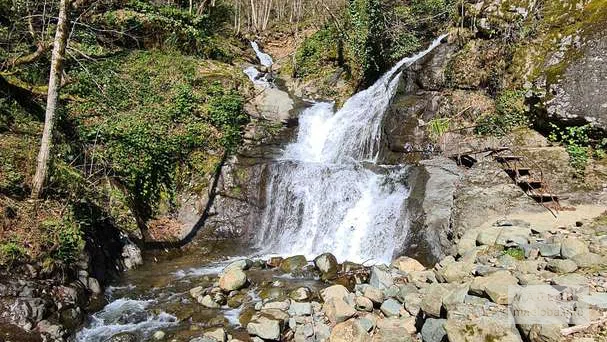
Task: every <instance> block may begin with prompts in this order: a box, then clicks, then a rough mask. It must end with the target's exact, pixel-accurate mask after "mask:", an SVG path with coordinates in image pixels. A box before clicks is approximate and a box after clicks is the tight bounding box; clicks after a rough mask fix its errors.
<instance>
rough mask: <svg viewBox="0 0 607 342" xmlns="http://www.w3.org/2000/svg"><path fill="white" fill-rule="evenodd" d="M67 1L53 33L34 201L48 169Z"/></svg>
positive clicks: (65, 41)
mask: <svg viewBox="0 0 607 342" xmlns="http://www.w3.org/2000/svg"><path fill="white" fill-rule="evenodd" d="M68 6H69V0H61V1H60V2H59V21H58V22H57V31H56V32H55V41H54V44H53V54H52V57H51V72H50V76H49V80H48V94H47V98H46V116H45V120H44V131H43V132H42V141H41V143H40V153H39V154H38V165H37V166H36V175H35V176H34V181H33V186H32V198H34V199H36V198H38V197H39V196H40V193H42V187H43V186H44V180H45V179H46V171H47V169H48V159H49V154H50V149H51V138H52V135H53V126H54V123H55V111H56V109H57V100H58V99H59V87H60V86H61V74H62V71H63V58H64V56H65V46H66V45H67V31H68V30H67V24H68V23H67V9H68Z"/></svg>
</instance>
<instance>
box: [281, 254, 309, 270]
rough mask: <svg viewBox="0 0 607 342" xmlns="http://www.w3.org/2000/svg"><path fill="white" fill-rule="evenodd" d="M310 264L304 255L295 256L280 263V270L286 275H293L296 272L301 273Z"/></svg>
mask: <svg viewBox="0 0 607 342" xmlns="http://www.w3.org/2000/svg"><path fill="white" fill-rule="evenodd" d="M307 264H308V260H306V257H305V256H303V255H295V256H292V257H289V258H286V259H284V260H283V261H282V262H281V263H280V270H281V271H283V272H285V273H292V272H294V271H301V269H302V268H304V267H305V266H306V265H307Z"/></svg>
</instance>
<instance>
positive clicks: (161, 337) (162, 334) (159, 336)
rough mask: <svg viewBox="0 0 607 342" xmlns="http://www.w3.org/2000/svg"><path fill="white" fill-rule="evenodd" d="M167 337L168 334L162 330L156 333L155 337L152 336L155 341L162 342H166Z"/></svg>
mask: <svg viewBox="0 0 607 342" xmlns="http://www.w3.org/2000/svg"><path fill="white" fill-rule="evenodd" d="M165 336H166V333H165V332H164V331H162V330H158V331H156V332H154V335H152V338H153V339H155V340H156V341H160V340H164V337H165Z"/></svg>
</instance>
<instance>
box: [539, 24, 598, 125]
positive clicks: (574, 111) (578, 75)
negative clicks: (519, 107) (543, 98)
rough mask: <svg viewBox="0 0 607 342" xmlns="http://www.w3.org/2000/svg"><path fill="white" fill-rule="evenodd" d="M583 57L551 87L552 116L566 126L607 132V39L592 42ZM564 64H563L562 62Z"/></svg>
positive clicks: (585, 49)
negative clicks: (578, 125)
mask: <svg viewBox="0 0 607 342" xmlns="http://www.w3.org/2000/svg"><path fill="white" fill-rule="evenodd" d="M583 45H584V47H583V48H582V49H581V50H580V52H581V54H582V56H581V57H580V58H579V59H577V60H574V61H572V62H571V63H570V64H569V66H567V68H566V70H565V72H564V73H563V74H562V75H558V77H559V78H560V80H559V81H558V82H557V83H555V84H552V85H550V86H549V89H548V91H549V93H550V95H551V96H552V99H550V100H549V101H548V102H547V103H546V109H547V112H548V115H549V116H551V117H553V118H555V119H557V120H560V121H563V122H565V123H586V122H587V123H591V124H593V125H596V126H597V127H599V128H601V129H602V130H603V131H607V99H606V98H605V91H604V90H605V89H607V57H606V56H607V36H605V35H599V36H597V37H595V38H593V39H588V40H587V41H586V42H585V43H584V44H583ZM561 63H562V62H561Z"/></svg>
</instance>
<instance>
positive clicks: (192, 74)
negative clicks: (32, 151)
mask: <svg viewBox="0 0 607 342" xmlns="http://www.w3.org/2000/svg"><path fill="white" fill-rule="evenodd" d="M202 67H203V66H202V65H199V64H198V62H197V60H195V59H193V58H189V57H185V56H182V55H180V54H176V53H173V54H165V53H161V52H135V53H132V54H130V55H128V56H125V57H123V58H120V59H116V60H107V61H104V62H100V63H93V64H91V65H89V66H88V72H85V71H83V72H80V73H78V74H77V75H76V78H77V79H78V82H75V83H74V84H73V85H71V86H70V89H69V90H70V92H71V93H72V94H73V95H75V96H78V97H83V98H86V99H87V101H83V102H77V103H72V104H71V106H70V108H69V109H70V112H71V115H72V116H73V117H74V120H76V121H77V122H78V125H77V127H78V132H77V133H78V135H79V138H80V139H81V140H82V141H84V142H86V144H87V145H88V146H90V149H89V150H88V151H87V153H88V154H89V156H90V159H91V160H92V161H94V163H95V164H96V165H95V170H100V169H103V170H106V171H105V172H107V170H110V171H111V172H110V174H111V175H112V176H113V177H115V179H117V180H118V182H119V183H120V184H121V185H123V186H124V187H125V188H126V190H127V192H128V193H129V194H130V195H131V196H132V198H131V201H129V202H130V203H136V204H137V206H138V208H136V209H137V210H136V211H137V213H138V215H140V216H142V217H144V218H145V217H149V216H151V215H152V214H153V212H154V210H155V207H156V205H157V204H158V202H159V201H160V199H161V194H162V193H166V194H168V195H169V198H172V197H173V195H174V194H175V191H176V187H177V184H176V173H177V169H178V166H179V165H180V164H182V163H184V162H186V161H187V160H188V158H189V156H190V154H191V153H192V152H194V151H196V150H198V149H212V150H221V149H222V148H223V149H225V150H228V151H232V150H233V149H234V148H235V147H236V146H237V144H238V143H239V142H240V137H241V131H242V128H243V125H244V124H245V123H246V122H247V117H246V116H245V115H244V112H243V104H244V100H243V98H242V96H241V95H240V94H239V93H238V92H237V91H235V90H234V89H230V88H226V87H225V86H224V85H222V84H221V83H219V82H215V83H209V82H208V81H207V80H206V79H204V78H202V77H201V76H200V68H202ZM91 75H95V76H94V77H91ZM117 75H119V76H117ZM100 87H101V89H99V88H100Z"/></svg>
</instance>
